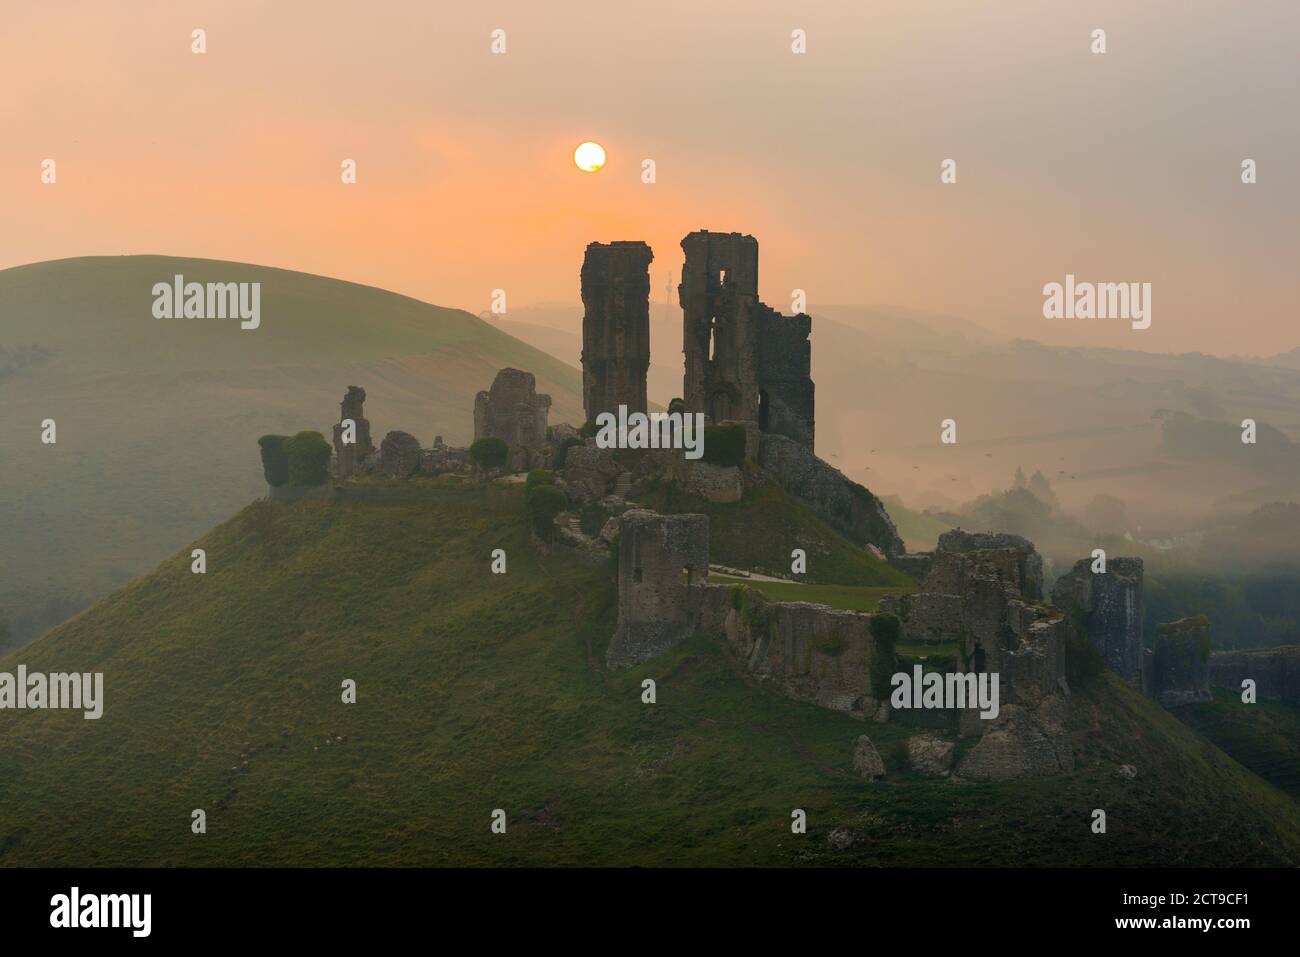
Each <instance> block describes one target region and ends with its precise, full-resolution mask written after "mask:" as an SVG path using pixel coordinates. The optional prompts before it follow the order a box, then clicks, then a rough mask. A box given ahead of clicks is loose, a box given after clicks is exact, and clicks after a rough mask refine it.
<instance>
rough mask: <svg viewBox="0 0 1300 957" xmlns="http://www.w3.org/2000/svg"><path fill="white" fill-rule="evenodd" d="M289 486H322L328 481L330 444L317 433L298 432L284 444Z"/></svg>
mask: <svg viewBox="0 0 1300 957" xmlns="http://www.w3.org/2000/svg"><path fill="white" fill-rule="evenodd" d="M284 448H285V452H286V454H287V458H288V460H289V484H290V485H324V484H325V483H326V482H327V481H329V467H330V451H331V450H330V444H329V443H328V442H326V441H325V436H323V435H321V434H320V433H319V432H299V433H298V434H297V435H295V436H293V438H291V439H289V440H288V441H287V442H285V444H284Z"/></svg>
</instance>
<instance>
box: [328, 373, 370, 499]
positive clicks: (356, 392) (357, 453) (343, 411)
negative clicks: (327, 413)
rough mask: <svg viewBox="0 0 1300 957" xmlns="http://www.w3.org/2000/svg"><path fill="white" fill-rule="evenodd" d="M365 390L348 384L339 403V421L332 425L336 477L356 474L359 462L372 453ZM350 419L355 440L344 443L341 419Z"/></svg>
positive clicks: (344, 477)
mask: <svg viewBox="0 0 1300 957" xmlns="http://www.w3.org/2000/svg"><path fill="white" fill-rule="evenodd" d="M365 403H366V390H365V389H363V388H361V387H360V386H356V385H350V386H348V391H347V393H346V394H345V395H344V396H343V401H342V402H341V403H340V404H339V422H338V423H337V424H336V425H335V426H334V475H335V477H336V478H340V479H346V478H351V477H352V476H353V475H355V474H356V472H357V470H358V468H359V467H360V465H361V463H362V462H364V461H365V460H366V459H367V458H369V457H370V456H371V455H373V454H374V451H375V446H374V443H373V442H371V440H370V420H369V419H367V418H366V417H365V412H364V406H365ZM345 419H351V420H352V421H353V422H355V423H356V427H357V428H356V436H355V438H356V441H355V442H350V443H347V444H344V442H343V420H345Z"/></svg>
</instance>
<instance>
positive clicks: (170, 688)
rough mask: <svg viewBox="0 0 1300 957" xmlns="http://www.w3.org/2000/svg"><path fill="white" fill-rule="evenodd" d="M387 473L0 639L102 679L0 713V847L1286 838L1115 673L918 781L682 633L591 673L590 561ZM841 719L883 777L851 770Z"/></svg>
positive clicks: (606, 620)
mask: <svg viewBox="0 0 1300 957" xmlns="http://www.w3.org/2000/svg"><path fill="white" fill-rule="evenodd" d="M407 492H408V494H407V495H406V499H405V500H404V501H401V502H366V503H359V502H349V503H335V502H328V501H302V502H298V503H293V504H275V505H264V506H258V507H254V508H251V509H249V510H246V511H245V512H243V513H241V514H240V515H237V516H236V517H235V518H233V519H231V520H230V521H228V522H226V523H225V524H223V525H221V526H219V527H218V528H216V529H215V530H213V531H212V532H211V533H210V534H208V535H207V536H205V537H204V538H203V539H202V540H201V541H200V542H199V544H200V545H201V546H202V547H204V548H205V549H206V550H207V555H208V569H209V570H208V574H207V575H206V576H195V575H193V574H191V572H190V570H189V550H188V547H187V548H186V549H185V550H184V551H182V552H181V553H179V554H177V555H176V556H174V557H172V558H170V559H168V560H167V561H165V562H163V563H162V564H161V565H160V566H158V568H157V569H155V570H154V571H153V572H151V573H150V574H149V575H147V576H145V577H143V578H140V579H138V580H136V581H134V582H132V583H131V584H130V585H128V586H127V587H125V588H123V589H122V590H120V591H118V592H116V593H115V594H113V595H112V596H111V597H109V598H108V599H106V600H105V601H103V602H101V603H99V604H98V605H97V606H95V607H94V608H92V609H90V610H88V611H87V612H86V613H84V614H82V615H80V616H78V617H77V618H76V619H74V620H73V621H71V622H69V623H67V624H65V625H63V626H61V627H59V628H57V629H55V630H54V631H52V632H51V633H49V634H47V635H45V636H44V637H43V638H41V639H39V640H38V641H37V642H35V643H34V644H33V645H31V646H30V647H28V648H27V649H24V650H23V652H22V653H21V654H19V655H10V656H8V657H6V658H4V659H0V671H13V670H14V669H15V668H16V666H17V664H18V663H19V662H22V663H24V664H26V665H27V666H28V667H29V668H31V669H40V670H46V671H48V670H63V669H76V670H102V671H103V672H104V673H105V682H106V691H105V697H106V706H105V714H104V717H103V718H102V719H100V720H99V721H86V720H83V719H82V717H81V716H80V714H78V713H72V712H51V711H42V712H32V711H23V712H17V711H7V712H3V713H0V728H2V729H3V733H2V734H0V864H3V865H11V866H12V865H37V864H47V865H53V864H94V865H108V864H186V865H212V864H250V865H274V864H291V865H313V864H330V865H334V864H399V865H421V864H430V865H449V864H468V865H477V864H503V865H519V864H559V865H578V864H607V865H619V866H625V865H630V864H643V865H655V864H674V863H675V864H845V863H850V864H859V865H901V864H962V865H972V866H973V865H1024V864H1030V865H1048V866H1061V865H1068V864H1075V863H1086V864H1115V865H1126V864H1162V863H1178V864H1198V863H1199V864H1210V865H1216V864H1221V865H1236V864H1275V863H1288V864H1296V863H1300V825H1298V824H1297V819H1298V815H1297V805H1296V803H1295V802H1294V801H1293V800H1292V799H1291V798H1289V797H1286V796H1285V795H1283V794H1281V793H1280V792H1278V791H1277V790H1275V789H1274V788H1272V787H1271V786H1269V785H1267V784H1265V783H1264V782H1262V781H1261V780H1260V779H1258V778H1257V777H1255V776H1254V775H1253V774H1251V773H1249V772H1247V771H1246V770H1245V769H1243V768H1241V767H1240V766H1239V765H1237V764H1236V763H1234V762H1233V761H1231V760H1230V759H1229V758H1228V757H1227V756H1225V755H1224V754H1223V753H1222V752H1220V751H1218V750H1217V749H1216V748H1214V747H1213V746H1211V745H1209V744H1207V743H1206V742H1204V741H1203V740H1202V739H1200V738H1198V737H1197V736H1196V735H1195V734H1194V733H1193V732H1192V731H1190V730H1189V729H1187V728H1186V727H1184V726H1183V725H1182V724H1181V723H1180V722H1178V721H1177V720H1176V719H1175V718H1173V717H1171V716H1169V715H1168V714H1166V713H1165V712H1163V711H1161V710H1160V709H1159V708H1157V707H1155V706H1154V705H1152V704H1151V703H1150V702H1147V701H1145V700H1144V699H1142V698H1140V697H1137V696H1135V695H1133V694H1132V693H1131V692H1129V691H1128V690H1127V689H1123V688H1121V687H1119V686H1118V685H1117V684H1115V683H1103V684H1101V685H1100V686H1098V687H1097V688H1095V689H1092V690H1088V691H1085V692H1083V693H1081V694H1079V695H1077V696H1076V703H1075V707H1074V718H1073V721H1074V723H1075V732H1076V736H1077V740H1078V742H1079V749H1080V754H1081V759H1080V768H1079V770H1077V771H1076V772H1074V773H1073V774H1070V775H1065V776H1062V777H1057V778H1049V779H1041V780H1036V781H1014V782H1008V783H1006V784H952V783H950V782H948V781H944V780H937V779H929V778H922V777H919V776H917V775H914V774H912V773H910V772H907V771H905V770H904V769H903V767H902V765H901V763H900V761H899V744H900V742H901V741H902V740H903V738H905V737H906V736H907V735H908V734H909V733H910V729H909V725H908V724H907V723H906V722H904V721H891V722H889V723H887V724H876V723H874V722H869V723H865V724H864V723H862V722H858V721H855V720H854V719H852V718H850V717H848V716H846V715H843V714H839V713H835V712H831V711H827V710H824V709H820V708H817V707H814V706H811V705H803V704H796V703H794V702H791V701H788V700H785V699H783V698H779V697H777V696H775V695H772V694H770V693H768V692H767V691H765V690H763V689H761V688H758V687H753V686H750V685H748V684H746V683H745V682H744V681H742V680H741V679H740V678H739V677H738V676H737V675H736V673H735V672H734V671H733V670H732V668H731V666H730V665H729V663H728V661H727V659H726V657H725V655H724V654H723V652H722V651H721V648H720V645H719V643H718V642H717V641H716V640H715V639H712V638H710V637H708V636H700V637H698V638H696V639H694V640H692V641H691V642H689V643H688V644H686V645H684V646H682V647H680V648H678V649H675V650H674V651H673V652H671V653H669V654H667V655H665V656H663V657H661V658H660V659H657V660H655V661H652V662H649V663H647V664H645V665H643V666H641V667H638V668H635V669H630V670H628V671H626V672H619V673H614V674H607V673H605V672H604V670H603V668H602V667H601V662H602V661H603V655H604V650H605V646H606V643H607V641H608V638H609V635H610V634H611V632H612V630H613V626H614V616H615V607H614V595H613V580H612V574H611V569H609V568H608V567H601V566H599V565H592V564H586V563H582V562H580V561H578V560H577V559H575V558H573V557H572V556H570V555H568V554H567V553H557V554H556V555H554V556H551V557H548V558H543V557H541V556H539V555H538V554H537V553H536V552H535V551H534V550H533V549H532V548H531V547H530V545H529V543H528V538H527V533H526V531H525V527H524V523H523V521H522V490H521V489H520V487H519V486H509V487H507V486H501V487H488V488H483V487H479V488H467V489H461V488H457V487H453V486H450V485H447V484H442V483H427V484H426V483H412V485H411V486H410V487H408V489H407ZM268 514H269V515H270V516H272V517H273V518H274V521H273V522H268V521H267V515H268ZM497 547H500V548H504V549H505V550H506V552H507V556H508V571H507V574H505V575H503V576H501V575H491V574H490V573H489V553H490V551H491V549H493V548H497ZM646 677H653V678H655V679H656V680H657V682H658V689H657V690H658V701H657V703H656V704H653V705H646V704H642V703H641V700H640V699H641V681H642V680H643V679H644V678H646ZM345 678H352V679H355V680H356V681H357V683H358V702H357V703H356V704H354V705H344V704H342V703H341V701H340V683H341V682H342V681H343V679H345ZM862 733H869V734H870V735H871V736H872V738H873V739H874V740H875V741H876V742H877V745H878V747H879V748H880V751H881V753H882V755H884V757H885V761H886V763H887V767H888V770H889V777H888V779H887V780H886V781H885V782H883V783H881V784H876V785H868V784H864V783H863V782H862V781H860V780H859V779H857V778H856V777H855V776H854V774H853V773H852V771H851V759H852V753H853V748H854V743H855V740H856V738H857V736H858V735H859V734H862ZM1119 763H1133V764H1136V765H1137V766H1138V767H1139V769H1140V774H1139V777H1138V778H1137V779H1136V780H1135V781H1127V780H1124V779H1123V778H1121V777H1119V776H1118V775H1117V774H1116V772H1115V769H1116V766H1117V765H1118V764H1119ZM1094 807H1104V808H1106V809H1107V811H1108V813H1109V821H1110V833H1109V834H1108V835H1106V836H1104V837H1099V836H1094V835H1092V834H1091V833H1090V832H1089V829H1088V823H1089V815H1090V812H1091V809H1092V808H1094ZM194 808H204V809H206V811H207V813H208V833H207V834H205V835H201V836H197V835H193V834H191V833H190V827H189V824H190V812H191V810H192V809H194ZM494 808H503V809H505V810H506V811H507V814H508V821H509V826H508V831H507V833H506V834H505V835H493V834H491V833H490V829H489V822H490V815H491V812H492V810H493V809H494ZM793 808H803V809H805V810H807V812H808V815H809V824H810V827H809V833H808V834H807V835H804V836H795V835H792V834H791V833H790V829H789V821H790V812H791V809H793ZM835 827H850V828H853V829H855V830H856V831H857V833H858V835H859V840H858V841H857V842H856V843H855V844H854V845H853V846H852V847H850V848H849V849H848V850H847V851H842V852H837V851H834V850H832V849H831V847H830V845H829V844H828V842H827V840H826V837H827V834H828V833H829V831H830V830H831V829H832V828H835Z"/></svg>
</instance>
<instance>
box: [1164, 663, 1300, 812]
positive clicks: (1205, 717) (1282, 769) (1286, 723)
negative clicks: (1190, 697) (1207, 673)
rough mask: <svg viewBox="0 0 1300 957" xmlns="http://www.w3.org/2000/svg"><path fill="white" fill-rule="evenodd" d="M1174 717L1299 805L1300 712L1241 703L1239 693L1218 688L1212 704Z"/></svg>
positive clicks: (1280, 706) (1268, 703)
mask: <svg viewBox="0 0 1300 957" xmlns="http://www.w3.org/2000/svg"><path fill="white" fill-rule="evenodd" d="M1177 713H1178V716H1179V717H1180V718H1182V719H1183V721H1185V722H1186V723H1187V725H1188V726H1189V727H1191V728H1193V729H1195V730H1196V731H1197V732H1198V733H1200V734H1202V735H1204V736H1205V737H1206V738H1208V739H1209V740H1210V741H1213V742H1214V743H1215V744H1216V745H1218V746H1219V747H1220V748H1222V749H1223V750H1224V751H1226V752H1227V753H1228V754H1230V755H1232V756H1233V758H1235V759H1236V760H1237V761H1239V762H1241V763H1242V764H1243V765H1245V766H1246V767H1248V768H1250V769H1251V770H1252V771H1254V772H1255V773H1256V774H1258V775H1259V776H1260V777H1262V778H1263V779H1264V780H1265V781H1268V782H1270V783H1271V784H1275V785H1277V787H1279V788H1281V789H1282V790H1283V791H1286V792H1287V793H1288V794H1290V795H1291V796H1292V797H1294V798H1296V799H1298V800H1300V707H1297V706H1296V705H1293V704H1285V703H1283V702H1280V701H1259V702H1256V703H1255V704H1249V705H1248V704H1243V703H1242V701H1241V695H1240V693H1238V692H1236V691H1225V690H1224V689H1222V688H1216V689H1215V691H1214V701H1213V702H1210V703H1207V704H1198V705H1192V706H1190V707H1186V708H1179V709H1178V712H1177Z"/></svg>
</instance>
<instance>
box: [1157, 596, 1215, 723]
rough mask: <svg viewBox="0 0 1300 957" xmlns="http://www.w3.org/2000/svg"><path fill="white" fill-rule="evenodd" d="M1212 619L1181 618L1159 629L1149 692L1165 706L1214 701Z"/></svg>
mask: <svg viewBox="0 0 1300 957" xmlns="http://www.w3.org/2000/svg"><path fill="white" fill-rule="evenodd" d="M1209 663H1210V620H1209V619H1208V618H1206V617H1205V616H1204V615H1198V616H1196V617H1194V618H1181V619H1179V620H1178V621H1172V622H1168V623H1166V624H1163V625H1160V626H1159V627H1158V628H1156V639H1155V644H1154V646H1153V647H1152V649H1151V652H1150V664H1149V667H1148V674H1147V678H1146V688H1147V693H1148V694H1149V695H1150V696H1151V697H1152V698H1155V700H1156V701H1158V702H1160V704H1162V705H1163V706H1164V707H1166V708H1175V707H1178V706H1180V705H1186V704H1197V703H1201V702H1206V701H1213V700H1214V696H1213V695H1212V694H1211V693H1210V665H1209Z"/></svg>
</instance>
